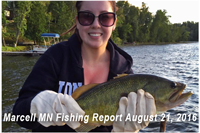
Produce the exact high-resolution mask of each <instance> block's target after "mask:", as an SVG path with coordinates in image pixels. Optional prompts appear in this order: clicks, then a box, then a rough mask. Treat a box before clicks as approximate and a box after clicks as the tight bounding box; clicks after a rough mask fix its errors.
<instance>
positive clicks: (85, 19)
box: [78, 11, 117, 27]
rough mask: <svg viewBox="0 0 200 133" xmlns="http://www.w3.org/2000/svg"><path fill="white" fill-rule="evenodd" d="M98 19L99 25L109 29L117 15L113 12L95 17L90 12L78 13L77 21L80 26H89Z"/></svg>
mask: <svg viewBox="0 0 200 133" xmlns="http://www.w3.org/2000/svg"><path fill="white" fill-rule="evenodd" d="M96 17H98V19H99V23H100V24H101V25H102V26H105V27H110V26H112V25H113V24H114V23H115V19H116V17H117V15H116V14H115V13H114V12H106V13H102V14H99V16H95V15H94V14H93V13H91V12H86V11H79V12H78V21H79V23H80V24H81V25H82V26H89V25H91V24H92V23H93V22H94V19H95V18H96Z"/></svg>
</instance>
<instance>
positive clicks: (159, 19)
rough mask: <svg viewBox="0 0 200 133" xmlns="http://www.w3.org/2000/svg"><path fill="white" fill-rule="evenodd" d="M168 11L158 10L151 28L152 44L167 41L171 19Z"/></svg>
mask: <svg viewBox="0 0 200 133" xmlns="http://www.w3.org/2000/svg"><path fill="white" fill-rule="evenodd" d="M166 13H167V11H166V10H163V11H162V10H158V11H157V12H156V15H155V17H154V18H153V23H152V26H151V28H150V31H151V33H150V40H151V42H162V41H164V40H166V37H167V33H169V30H170V29H169V26H168V25H169V24H170V22H169V19H168V18H169V17H170V16H166Z"/></svg>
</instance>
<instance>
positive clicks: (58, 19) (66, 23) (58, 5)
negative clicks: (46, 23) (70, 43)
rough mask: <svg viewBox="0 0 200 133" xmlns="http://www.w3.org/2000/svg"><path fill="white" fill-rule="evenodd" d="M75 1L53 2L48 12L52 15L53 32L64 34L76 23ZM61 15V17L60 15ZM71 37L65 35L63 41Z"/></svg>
mask: <svg viewBox="0 0 200 133" xmlns="http://www.w3.org/2000/svg"><path fill="white" fill-rule="evenodd" d="M74 7H75V2H74V1H51V2H50V5H49V9H48V11H49V12H51V14H52V22H51V32H56V33H59V34H61V33H63V32H65V31H67V30H68V29H69V28H70V27H71V26H72V25H73V24H74V23H75V14H76V11H75V8H74ZM58 14H59V15H58ZM69 36H71V34H69V35H65V36H62V37H61V39H65V38H68V37H69Z"/></svg>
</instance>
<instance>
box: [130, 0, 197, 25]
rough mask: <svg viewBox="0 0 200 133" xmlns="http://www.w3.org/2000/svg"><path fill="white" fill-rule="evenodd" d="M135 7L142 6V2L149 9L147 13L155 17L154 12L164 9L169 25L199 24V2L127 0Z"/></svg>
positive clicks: (189, 0)
mask: <svg viewBox="0 0 200 133" xmlns="http://www.w3.org/2000/svg"><path fill="white" fill-rule="evenodd" d="M128 2H129V3H130V4H132V5H135V6H137V7H141V6H142V2H144V3H146V6H147V7H149V12H151V13H153V15H155V13H156V11H157V10H159V9H161V10H163V9H165V10H166V11H167V15H170V16H171V18H169V20H170V22H171V23H182V22H185V21H194V22H199V19H200V13H199V11H200V10H199V8H200V0H154V1H153V0H128Z"/></svg>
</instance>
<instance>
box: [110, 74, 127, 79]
mask: <svg viewBox="0 0 200 133" xmlns="http://www.w3.org/2000/svg"><path fill="white" fill-rule="evenodd" d="M125 76H128V74H126V73H123V74H117V77H114V78H113V79H117V78H121V77H125Z"/></svg>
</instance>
